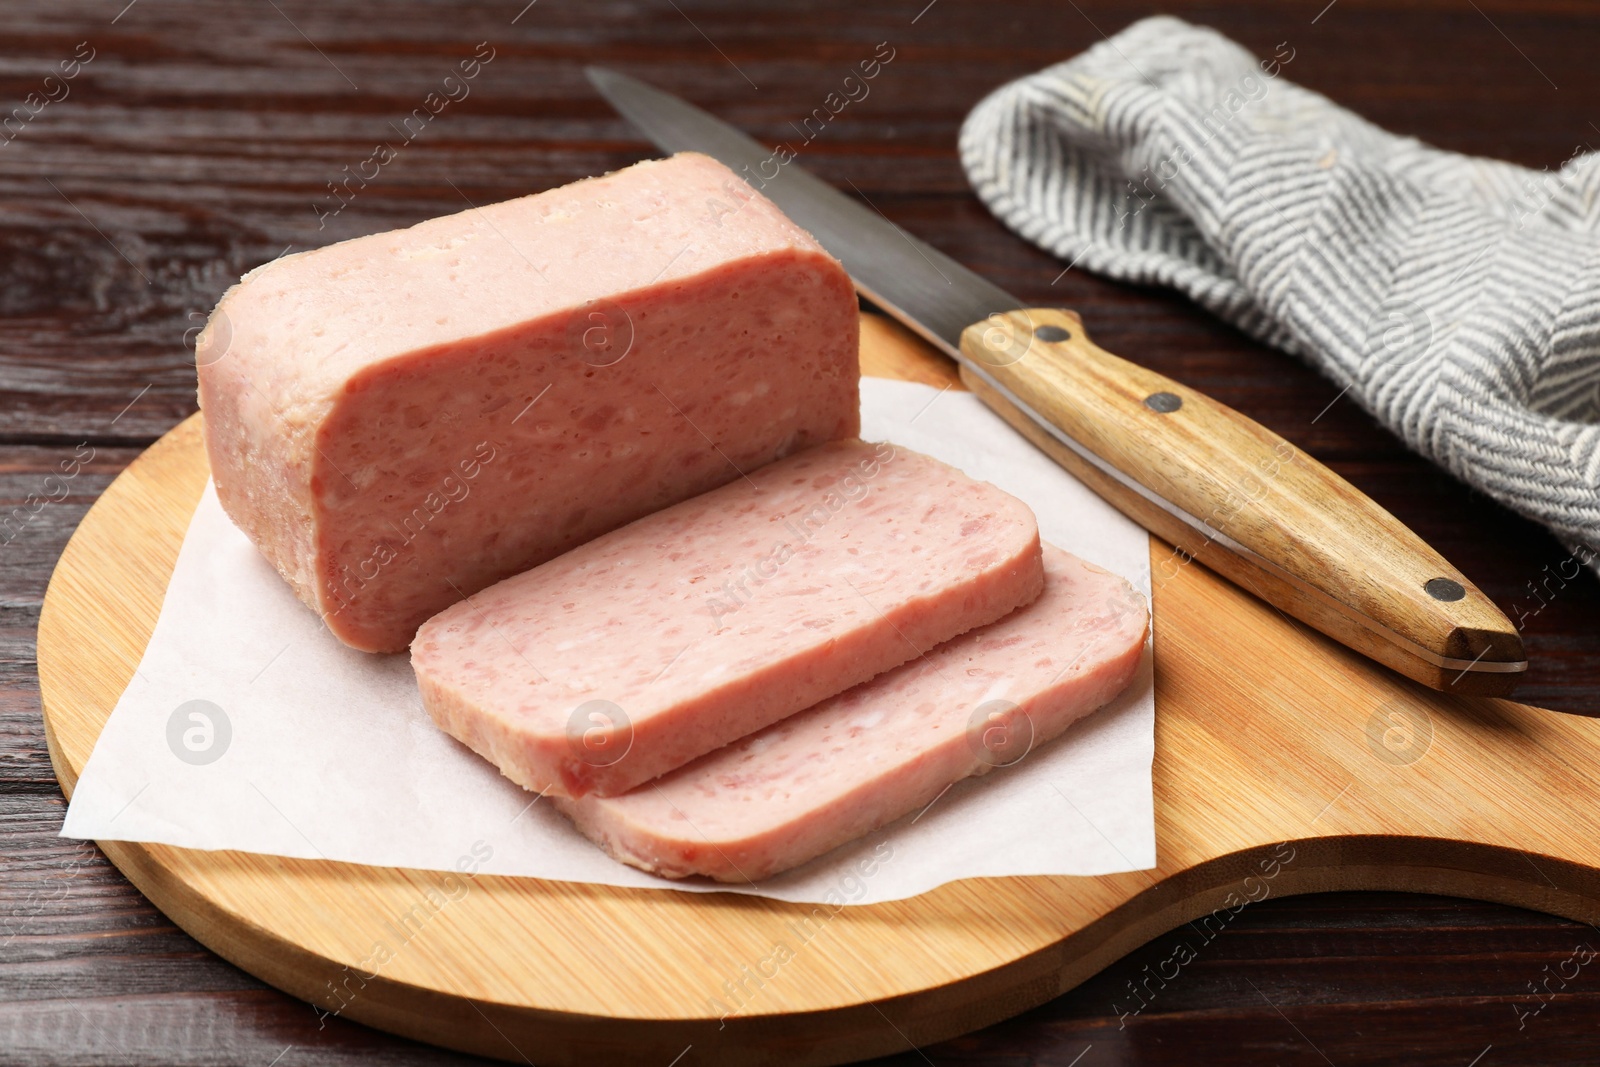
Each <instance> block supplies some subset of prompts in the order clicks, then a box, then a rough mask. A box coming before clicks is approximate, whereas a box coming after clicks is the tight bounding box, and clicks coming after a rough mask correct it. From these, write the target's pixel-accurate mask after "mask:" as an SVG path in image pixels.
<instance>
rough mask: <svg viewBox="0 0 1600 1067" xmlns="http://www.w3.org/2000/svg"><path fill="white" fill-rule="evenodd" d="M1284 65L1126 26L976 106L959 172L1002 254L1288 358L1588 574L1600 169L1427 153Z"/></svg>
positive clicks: (1597, 412)
mask: <svg viewBox="0 0 1600 1067" xmlns="http://www.w3.org/2000/svg"><path fill="white" fill-rule="evenodd" d="M1293 61H1294V49H1293V48H1292V47H1291V46H1290V45H1289V44H1287V43H1286V44H1283V45H1279V46H1278V47H1277V48H1276V49H1275V50H1274V53H1273V55H1271V56H1268V57H1265V58H1261V59H1258V58H1256V57H1254V56H1252V55H1250V54H1249V53H1248V52H1246V51H1245V50H1244V49H1243V48H1241V47H1239V46H1238V45H1237V44H1234V43H1233V42H1232V41H1230V40H1228V39H1227V38H1225V37H1223V36H1222V35H1220V34H1218V33H1216V32H1215V31H1212V30H1208V29H1203V28H1200V27H1197V26H1191V25H1189V24H1188V23H1185V22H1181V21H1179V20H1177V19H1173V18H1151V19H1146V20H1144V21H1142V22H1138V23H1135V24H1134V25H1132V26H1130V27H1129V28H1128V29H1126V30H1123V31H1122V32H1121V33H1119V34H1117V35H1116V36H1115V37H1112V38H1110V39H1108V40H1107V41H1105V42H1104V43H1102V44H1099V45H1096V46H1095V47H1094V48H1091V49H1090V50H1089V51H1087V52H1085V53H1083V54H1082V55H1080V56H1077V57H1075V58H1073V59H1071V60H1068V61H1067V62H1065V63H1061V64H1059V65H1057V66H1054V67H1050V68H1048V69H1046V70H1043V71H1041V72H1039V73H1037V74H1034V75H1031V76H1029V77H1026V78H1023V79H1021V80H1020V81H1016V82H1012V83H1011V84H1009V85H1006V86H1004V87H1003V88H1001V89H999V90H998V91H996V92H995V93H993V94H992V95H991V96H989V97H988V98H987V99H985V100H984V101H983V102H982V103H981V104H979V105H978V107H977V108H976V109H974V110H973V112H972V114H971V115H969V116H968V117H967V120H966V123H965V125H964V126H963V128H962V130H961V158H962V162H963V164H964V165H965V167H966V170H967V175H968V177H969V178H970V179H971V181H972V184H973V186H974V187H975V188H976V189H977V192H978V195H979V196H980V197H982V199H983V201H984V202H985V203H986V204H988V206H989V208H990V210H992V211H993V212H994V213H995V214H996V215H998V216H999V217H1000V218H1001V219H1002V220H1003V221H1004V222H1005V223H1006V224H1007V225H1008V226H1010V227H1011V228H1012V229H1013V230H1015V231H1016V232H1017V233H1019V234H1021V235H1022V236H1023V237H1026V238H1027V239H1028V240H1030V241H1033V242H1034V243H1036V244H1038V245H1040V246H1042V247H1043V248H1045V249H1048V250H1049V251H1051V252H1053V253H1055V254H1056V255H1057V256H1060V257H1061V258H1062V259H1063V260H1066V261H1067V262H1068V263H1070V264H1075V265H1077V266H1080V267H1086V268H1088V269H1089V270H1092V271H1096V272H1098V273H1101V274H1105V275H1108V276H1110V277H1113V278H1119V279H1122V280H1124V281H1129V282H1140V283H1159V284H1161V285H1168V286H1172V287H1173V288H1176V289H1179V290H1181V291H1182V292H1184V293H1186V294H1188V295H1189V297H1190V298H1192V299H1193V300H1196V301H1198V302H1199V303H1200V304H1201V305H1203V306H1204V307H1206V308H1207V309H1209V310H1210V311H1212V312H1213V313H1214V314H1216V315H1219V316H1221V317H1222V318H1224V319H1226V320H1227V321H1229V322H1231V323H1233V324H1234V325H1236V326H1238V327H1239V328H1241V329H1243V330H1245V331H1246V332H1248V333H1250V334H1252V335H1254V336H1255V337H1258V338H1260V339H1261V340H1262V341H1265V342H1266V343H1268V344H1271V345H1274V346H1276V347H1278V348H1281V349H1283V350H1284V351H1286V352H1290V353H1293V354H1294V355H1297V356H1299V357H1301V358H1303V359H1305V360H1307V361H1309V362H1310V363H1312V364H1313V365H1315V366H1316V367H1318V368H1320V369H1321V370H1322V372H1323V373H1325V374H1326V375H1328V376H1329V377H1330V378H1332V379H1334V381H1335V382H1337V383H1338V384H1339V385H1341V386H1343V387H1344V388H1345V389H1346V390H1347V391H1348V394H1349V396H1350V397H1352V398H1354V399H1355V400H1357V401H1359V402H1360V403H1361V404H1362V405H1363V406H1365V407H1366V408H1367V409H1368V410H1370V411H1371V412H1372V413H1373V414H1374V415H1376V416H1377V417H1378V419H1379V420H1381V421H1382V422H1383V424H1384V425H1385V426H1387V427H1388V428H1389V429H1390V430H1392V431H1393V432H1394V433H1396V434H1398V435H1399V436H1400V437H1401V438H1403V439H1404V440H1405V442H1406V443H1407V444H1408V445H1410V446H1411V447H1412V448H1414V449H1416V450H1417V451H1418V452H1420V453H1422V454H1423V455H1425V456H1427V457H1429V458H1430V459H1432V460H1434V461H1435V462H1437V463H1439V464H1440V465H1442V466H1444V467H1445V468H1447V469H1448V470H1450V471H1452V472H1453V473H1455V474H1456V475H1457V476H1458V477H1460V478H1461V479H1462V480H1464V481H1466V482H1468V483H1469V484H1471V485H1473V486H1476V487H1477V488H1479V489H1481V490H1482V491H1483V492H1485V493H1487V494H1489V495H1490V496H1492V497H1494V498H1495V499H1497V500H1500V501H1501V502H1503V503H1505V504H1506V505H1508V506H1509V507H1512V508H1514V509H1515V510H1517V511H1519V512H1521V513H1522V514H1524V515H1527V516H1528V517H1530V518H1532V519H1535V520H1537V521H1538V522H1541V523H1544V524H1545V525H1546V526H1548V527H1549V528H1550V529H1551V530H1552V531H1553V532H1554V533H1555V534H1556V535H1557V536H1558V537H1559V538H1560V539H1561V540H1562V541H1563V542H1564V543H1565V544H1566V545H1567V547H1568V548H1569V549H1571V550H1572V551H1573V553H1574V558H1575V559H1576V560H1577V561H1580V562H1582V563H1584V564H1588V565H1590V566H1596V567H1600V559H1597V552H1600V153H1591V154H1588V155H1581V156H1580V155H1574V156H1573V158H1572V159H1570V160H1569V161H1568V162H1567V163H1566V165H1565V166H1563V167H1562V168H1561V169H1560V170H1559V171H1535V170H1529V169H1526V168H1524V167H1518V166H1513V165H1511V164H1508V163H1502V162H1499V161H1496V160H1490V159H1476V158H1472V157H1468V156H1462V155H1456V154H1454V153H1451V152H1443V151H1440V150H1438V149H1435V148H1430V147H1429V146H1427V145H1425V144H1422V143H1421V142H1419V141H1416V140H1413V139H1411V138H1407V137H1398V136H1395V135H1394V134H1391V133H1388V132H1386V131H1384V130H1381V129H1379V128H1377V127H1376V126H1373V125H1372V124H1371V123H1368V122H1366V121H1364V120H1362V119H1361V118H1359V117H1357V116H1356V115H1354V114H1351V113H1350V112H1349V111H1346V110H1344V109H1343V108H1340V107H1338V106H1336V105H1335V104H1333V103H1332V102H1331V101H1329V100H1328V99H1326V98H1325V97H1322V96H1319V95H1317V94H1316V93H1313V92H1310V91H1308V90H1306V89H1302V88H1300V87H1298V86H1296V85H1293V84H1291V83H1290V82H1289V80H1288V78H1287V76H1286V74H1285V71H1286V70H1287V69H1289V68H1290V66H1291V64H1292V63H1293ZM1580 147H1581V146H1580ZM1572 573H1573V574H1576V571H1575V570H1574V571H1573V572H1572Z"/></svg>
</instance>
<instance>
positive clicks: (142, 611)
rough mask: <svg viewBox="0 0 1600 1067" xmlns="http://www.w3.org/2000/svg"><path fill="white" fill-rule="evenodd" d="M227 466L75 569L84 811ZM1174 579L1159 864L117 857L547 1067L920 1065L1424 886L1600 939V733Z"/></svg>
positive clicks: (68, 577)
mask: <svg viewBox="0 0 1600 1067" xmlns="http://www.w3.org/2000/svg"><path fill="white" fill-rule="evenodd" d="M862 367H863V372H864V373H867V374H872V375H878V376H882V377H897V378H907V379H912V380H918V381H925V382H930V383H933V384H936V385H952V386H953V387H958V386H954V372H953V368H952V367H951V366H950V365H949V364H948V363H946V362H944V361H942V360H940V359H938V358H937V357H935V356H933V355H932V354H931V353H930V352H929V351H928V350H927V349H926V348H925V347H923V346H922V345H921V344H920V343H919V342H917V341H915V340H913V339H911V338H910V337H909V335H907V334H905V333H904V332H903V331H901V330H900V329H899V328H898V327H895V326H893V325H891V324H889V323H887V322H886V321H884V320H881V319H877V318H875V317H872V316H868V317H866V319H865V320H864V327H863V337H862ZM206 476H207V467H206V459H205V453H204V449H203V448H202V445H201V435H200V416H198V415H197V416H195V417H193V418H191V419H189V420H188V421H186V422H184V423H183V424H181V425H180V426H178V427H177V428H176V429H174V430H173V431H172V432H171V433H169V434H167V435H166V436H165V437H163V438H162V439H161V440H160V441H158V442H157V443H156V444H155V445H153V446H152V447H151V448H150V449H149V451H147V452H146V453H145V454H144V455H143V456H141V457H140V458H139V459H138V460H137V461H135V462H134V463H133V465H132V466H130V467H129V468H128V470H127V471H126V472H124V473H123V474H122V476H121V477H119V478H118V479H117V480H116V481H115V482H114V483H113V484H112V485H111V487H110V488H109V489H108V490H107V491H106V493H105V495H104V496H103V497H102V498H101V499H100V500H99V501H98V502H97V503H96V504H95V506H94V507H93V508H92V509H91V510H90V511H89V513H88V515H87V516H86V517H85V519H84V521H83V524H82V526H80V527H79V529H78V531H77V533H76V534H75V535H74V536H73V538H72V541H71V542H70V543H69V544H68V545H67V548H66V551H65V552H64V553H63V554H62V557H61V561H60V563H59V564H58V565H57V567H56V571H55V575H54V577H53V578H52V579H51V582H50V588H49V591H48V593H47V594H46V596H45V602H44V611H43V615H42V617H41V619H40V623H39V676H40V683H41V687H42V692H43V701H44V718H45V730H46V736H47V738H48V740H49V746H50V756H51V759H52V761H53V762H54V765H55V770H56V774H57V776H58V777H59V778H60V780H61V785H62V788H63V790H64V791H65V792H66V793H67V794H68V795H69V796H70V794H71V792H72V790H73V787H74V786H75V785H76V783H77V781H78V776H79V774H80V773H81V772H82V770H83V766H84V763H85V762H86V761H87V760H88V758H89V753H90V750H91V749H92V748H93V746H94V742H95V739H96V737H98V735H99V733H100V730H101V727H102V726H103V725H104V724H105V721H106V718H107V716H108V715H109V714H110V712H111V709H112V707H113V706H114V705H115V703H116V701H117V698H118V696H119V695H120V694H121V692H122V690H123V688H124V687H125V686H126V684H127V682H128V680H129V678H130V677H131V676H132V674H133V671H134V668H135V666H136V665H137V663H138V660H139V658H140V656H141V654H142V652H143V650H144V647H145V644H146V642H147V641H148V639H149V636H150V632H151V629H152V628H153V627H154V625H155V621H156V616H157V613H158V611H159V610H160V607H161V600H162V596H163V593H164V590H165V587H166V583H167V579H168V578H169V577H170V575H171V572H172V567H173V564H174V562H175V560H176V557H177V552H178V547H179V545H180V543H181V542H182V539H183V534H184V531H185V529H186V528H187V525H188V522H189V517H190V515H191V514H192V512H193V510H194V507H195V504H196V503H197V501H198V499H199V497H200V493H201V490H202V489H203V487H204V485H205V481H206ZM1151 564H1152V570H1153V572H1154V582H1155V586H1156V589H1155V631H1156V641H1155V677H1156V708H1157V719H1156V759H1155V814H1156V841H1157V856H1158V858H1159V862H1160V865H1159V867H1158V868H1157V869H1155V870H1152V871H1137V872H1132V873H1127V874H1119V875H1112V876H1107V877H1098V878H999V879H980V880H972V881H966V882H960V883H956V884H952V885H947V886H944V887H941V888H940V889H937V890H935V891H933V892H931V893H927V894H924V895H922V896H919V897H916V898H913V899H911V900H905V901H898V902H895V903H890V904H876V905H870V906H864V907H847V908H840V909H837V910H835V909H832V908H829V907H827V906H823V905H797V904H785V903H780V902H778V901H773V900H765V899H760V898H752V897H745V896H732V895H702V894H690V893H673V892H660V891H649V890H628V889H614V888H607V887H603V886H593V885H579V884H572V883H562V882H547V881H539V880H535V879H524V878H499V877H478V878H475V879H471V880H469V881H468V882H466V883H465V888H464V889H463V888H462V885H461V884H447V883H446V882H445V881H444V876H442V875H439V874H435V873H430V872H423V871H412V870H398V869H385V868H374V867H360V866H354V865H350V864H342V863H331V862H318V861H308V860H295V859H284V858H279V857H273V856H258V855H250V854H247V853H238V852H200V851H190V850H185V849H179V848H170V847H167V846H163V845H146V844H130V843H126V842H117V841H107V842H103V843H102V844H101V847H102V848H103V849H104V850H105V853H106V855H107V856H108V857H110V859H111V860H112V862H113V863H115V864H116V865H117V866H118V867H120V868H121V869H122V871H123V873H125V874H126V875H127V876H128V878H129V879H130V880H131V881H132V882H133V883H134V885H136V886H138V887H139V889H140V890H141V891H142V892H144V894H145V895H146V896H148V897H149V898H150V899H151V901H153V902H154V903H155V905H156V906H157V907H159V908H161V909H162V910H163V911H164V912H166V913H167V915H169V916H171V918H172V919H173V921H175V922H177V923H178V924H179V925H180V926H182V927H183V928H184V929H185V930H187V931H189V933H191V934H193V935H194V936H195V938H197V939H198V940H199V941H201V942H202V943H204V944H205V945H207V946H208V947H210V948H211V949H213V950H215V951H216V952H217V953H219V954H220V955H222V956H224V957H226V958H227V959H229V960H232V961H233V962H234V963H236V964H238V965H239V966H240V967H243V968H244V969H245V970H247V971H250V972H251V973H252V974H255V975H258V976H259V977H261V978H262V979H264V980H265V981H267V982H270V983H272V984H273V985H275V986H277V987H279V988H280V989H283V990H285V991H287V992H289V993H291V994H293V995H294V996H297V997H301V998H303V999H307V1000H310V1001H313V1002H314V1003H316V1004H318V1005H319V1006H320V1007H321V1008H322V1009H324V1010H327V1011H331V1012H337V1013H338V1014H340V1015H342V1016H345V1017H348V1018H351V1019H356V1020H359V1021H361V1022H363V1023H367V1024H369V1025H372V1026H376V1027H379V1028H382V1029H385V1030H391V1031H394V1032H396V1033H400V1034H405V1035H408V1036H411V1037H416V1038H420V1039H422V1040H425V1041H431V1042H435V1043H437V1044H441V1045H448V1046H450V1047H453V1048H458V1049H463V1050H467V1051H471V1052H477V1053H481V1054H484V1055H488V1056H494V1057H499V1058H502V1059H506V1060H511V1061H515V1062H523V1061H528V1062H537V1063H539V1064H541V1065H554V1064H584V1065H593V1064H596V1063H602V1062H617V1063H655V1064H662V1065H665V1064H668V1063H674V1064H677V1065H679V1067H688V1065H690V1064H699V1063H730V1064H757V1063H760V1064H765V1063H772V1064H791V1065H792V1064H832V1063H842V1062H847V1061H850V1060H855V1059H861V1058H865V1057H869V1056H875V1055H882V1054H888V1053H893V1052H900V1051H905V1050H906V1049H908V1048H909V1047H911V1046H912V1045H913V1044H916V1045H922V1044H926V1043H928V1042H933V1041H938V1040H941V1039H944V1038H948V1037H951V1036H954V1035H956V1034H960V1033H964V1032H967V1031H970V1030H975V1029H977V1028H979V1027H983V1026H986V1025H988V1024H990V1023H993V1022H995V1021H997V1020H999V1019H1003V1018H1006V1017H1007V1016H1010V1015H1014V1014H1016V1013H1018V1012H1021V1011H1023V1010H1024V1009H1027V1008H1030V1007H1032V1006H1034V1005H1036V1004H1040V1003H1042V1002H1044V1001H1046V1000H1049V999H1050V998H1052V997H1054V996H1056V995H1057V994H1059V993H1061V992H1062V991H1064V990H1066V989H1070V988H1071V987H1072V986H1074V985H1076V984H1077V983H1079V982H1081V981H1083V980H1084V979H1085V978H1087V977H1089V976H1090V975H1092V974H1094V973H1095V972H1096V971H1097V970H1099V969H1100V968H1102V967H1104V966H1105V965H1106V964H1107V963H1109V962H1111V961H1112V960H1114V959H1115V958H1117V957H1118V956H1120V955H1122V954H1124V953H1126V952H1128V951H1130V950H1131V949H1133V948H1135V947H1136V946H1138V945H1140V944H1141V943H1143V942H1145V941H1147V940H1150V939H1151V938H1153V937H1156V936H1158V935H1160V934H1162V933H1164V932H1166V931H1168V930H1171V929H1173V928H1174V927H1177V926H1179V925H1180V924H1182V923H1184V922H1188V921H1193V922H1194V924H1195V926H1194V928H1195V930H1196V931H1197V932H1198V933H1199V939H1198V940H1197V942H1196V943H1197V944H1199V945H1200V946H1201V947H1200V948H1199V949H1198V951H1200V952H1203V951H1204V947H1203V944H1204V942H1205V941H1206V940H1208V939H1209V937H1210V936H1215V933H1216V932H1217V931H1218V930H1220V929H1221V928H1222V927H1223V926H1226V925H1227V923H1228V922H1229V921H1231V919H1232V917H1233V915H1234V914H1236V913H1237V911H1238V909H1239V908H1241V907H1243V906H1244V905H1245V903H1247V902H1248V901H1252V900H1260V899H1264V898H1265V897H1268V896H1284V895H1288V894H1293V893H1308V892H1317V891H1322V890H1343V889H1387V890H1412V891H1417V892H1426V893H1447V894H1453V895H1457V896H1465V897H1475V898H1479V899H1482V900H1489V901H1497V902H1501V903H1506V904H1515V905H1520V906H1523V907H1528V908H1534V909H1537V910H1540V911H1546V912H1551V913H1553V914H1556V915H1562V916H1566V917H1569V918H1573V919H1579V920H1582V921H1584V922H1594V921H1595V920H1596V919H1600V873H1597V872H1600V841H1597V840H1596V837H1595V834H1594V833H1593V829H1594V826H1595V813H1596V811H1597V810H1600V799H1597V798H1600V771H1597V769H1596V768H1597V767H1600V722H1597V721H1594V720H1590V719H1585V718H1580V717H1575V716H1568V715H1561V714H1557V713H1554V712H1549V711H1543V710H1539V709H1536V708H1529V707H1524V706H1523V705H1520V704H1516V703H1513V702H1510V701H1505V700H1489V699H1471V698H1460V697H1446V696H1442V695H1440V694H1438V693H1435V692H1431V691H1429V690H1425V689H1422V688H1420V687H1418V686H1416V685H1414V684H1412V683H1410V682H1408V681H1406V680H1405V679H1403V678H1401V677H1399V676H1398V675H1395V674H1392V673H1390V672H1388V671H1386V670H1383V669H1381V668H1378V667H1375V666H1374V665H1372V664H1371V663H1369V662H1367V661H1365V660H1363V659H1360V658H1358V657H1356V656H1354V655H1352V654H1351V653H1349V652H1347V651H1345V650H1344V649H1342V648H1340V647H1338V646H1336V645H1334V644H1332V643H1331V642H1329V641H1328V640H1326V639H1325V638H1323V637H1322V636H1320V635H1319V634H1316V633H1314V632H1311V631H1308V630H1307V629H1306V628H1305V627H1303V626H1301V625H1299V624H1298V623H1295V622H1293V621H1291V620H1288V619H1286V618H1285V617H1284V616H1282V615H1280V614H1278V613H1277V612H1276V611H1275V610H1274V609H1273V608H1271V607H1268V606H1266V605H1264V604H1262V603H1261V602H1259V601H1257V600H1255V599H1253V598H1251V597H1250V596H1248V595H1246V594H1244V593H1242V592H1240V591H1239V590H1238V589H1236V588H1234V587H1233V586H1231V585H1228V584H1227V583H1225V582H1223V581H1221V580H1220V579H1218V578H1216V577H1215V576H1213V575H1212V574H1211V573H1209V572H1208V571H1206V570H1204V569H1203V568H1202V567H1200V566H1199V565H1189V566H1179V565H1178V562H1177V559H1176V558H1175V557H1174V556H1173V555H1172V553H1171V551H1170V550H1169V549H1168V548H1166V547H1165V546H1163V545H1161V544H1159V543H1156V544H1152V546H1151ZM1002 773H1003V772H1002ZM451 897H455V898H456V899H451ZM441 900H443V901H444V903H443V904H442V905H439V904H438V902H439V901H441ZM407 916H410V919H409V920H408V919H407V918H406V917H407ZM379 949H382V950H384V951H381V952H380V951H378V950H379ZM1186 962H1187V961H1186V960H1182V959H1174V960H1170V961H1164V962H1163V964H1162V965H1161V966H1160V967H1159V968H1157V970H1159V971H1161V972H1162V973H1161V974H1155V973H1154V972H1152V973H1151V975H1150V976H1149V977H1148V978H1147V980H1146V981H1145V983H1144V985H1143V986H1142V987H1141V990H1140V991H1139V992H1138V994H1137V995H1136V994H1135V992H1134V991H1132V990H1130V991H1129V992H1128V994H1127V996H1126V997H1124V998H1123V1000H1122V1002H1119V1004H1118V1005H1117V1009H1116V1010H1118V1011H1136V1010H1137V1008H1138V1006H1139V1003H1140V999H1141V998H1148V997H1151V996H1158V995H1159V990H1160V987H1161V985H1162V984H1163V983H1164V982H1165V981H1168V980H1175V978H1176V975H1177V974H1178V972H1179V971H1180V970H1181V967H1182V966H1183V964H1184V963H1186ZM63 992H64V993H65V994H66V995H71V990H65V991H63ZM729 1011H732V1012H733V1014H731V1015H728V1016H727V1017H726V1018H723V1016H724V1015H725V1014H726V1013H728V1012H729ZM675 1057H681V1058H678V1059H675Z"/></svg>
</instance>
